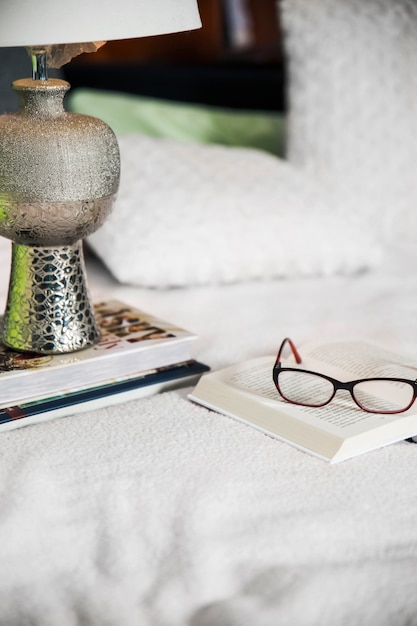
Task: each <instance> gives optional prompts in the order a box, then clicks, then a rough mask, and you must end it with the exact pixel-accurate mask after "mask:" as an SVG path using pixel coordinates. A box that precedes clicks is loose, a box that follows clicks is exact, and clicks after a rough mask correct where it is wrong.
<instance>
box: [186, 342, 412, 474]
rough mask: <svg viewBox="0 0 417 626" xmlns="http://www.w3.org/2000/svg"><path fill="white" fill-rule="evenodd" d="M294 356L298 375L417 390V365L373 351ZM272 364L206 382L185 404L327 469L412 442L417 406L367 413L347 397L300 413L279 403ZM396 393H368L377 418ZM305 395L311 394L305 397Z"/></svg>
mask: <svg viewBox="0 0 417 626" xmlns="http://www.w3.org/2000/svg"><path fill="white" fill-rule="evenodd" d="M300 354H301V355H302V365H301V366H300V367H302V368H304V369H307V370H310V371H313V372H320V373H322V374H325V375H328V376H332V377H334V378H336V379H338V380H340V381H345V382H347V381H354V380H357V379H363V378H367V379H368V378H372V377H378V378H379V377H390V378H391V377H393V376H394V377H397V378H405V379H407V380H409V381H411V387H412V386H413V385H416V383H415V382H414V381H415V378H416V373H417V360H414V361H413V359H412V358H411V359H410V358H407V357H404V356H403V355H399V354H397V353H395V352H392V351H388V350H386V349H385V348H382V347H380V346H376V345H374V344H369V343H366V342H356V341H355V342H346V341H340V342H332V343H329V344H318V343H312V344H309V345H308V346H304V347H302V348H301V349H300ZM274 362H275V357H274V356H269V357H259V358H258V359H252V360H250V361H247V362H244V363H239V364H237V365H235V366H232V367H229V368H226V369H223V370H220V371H217V372H212V373H209V374H206V375H204V376H202V378H201V379H200V380H199V382H198V383H197V386H196V388H195V389H194V390H193V392H192V393H191V394H190V395H189V398H190V400H192V401H194V402H197V403H198V404H201V405H203V406H205V407H206V408H209V409H211V410H214V411H217V412H219V413H223V414H224V415H227V416H229V417H232V418H235V419H237V420H239V421H242V422H244V423H245V424H247V425H250V426H253V427H254V428H257V429H259V430H261V431H262V432H264V433H266V434H268V435H270V436H272V437H275V438H277V439H280V440H282V441H285V442H287V443H290V444H292V445H294V446H296V447H298V448H300V449H302V450H304V451H307V452H310V453H312V454H314V455H316V456H319V457H321V458H323V459H325V460H327V461H330V462H332V463H336V462H339V461H344V460H346V459H349V458H352V457H354V456H357V455H359V454H362V453H364V452H368V451H371V450H374V449H377V448H380V447H382V446H385V445H388V444H391V443H394V442H397V441H401V440H403V439H407V438H410V437H413V436H414V435H416V434H417V403H414V404H413V405H412V406H411V407H410V408H409V409H408V410H406V411H405V412H401V413H377V412H374V413H369V412H365V411H364V410H362V409H361V408H359V407H358V406H357V405H356V404H355V402H354V401H353V400H352V398H351V397H350V394H349V393H348V392H347V391H346V390H342V391H341V392H340V393H336V395H335V396H334V398H333V399H332V401H331V402H329V403H328V404H326V405H325V406H299V405H296V404H293V403H290V402H288V401H286V400H284V399H283V398H282V397H281V396H280V394H279V393H278V391H277V389H276V387H275V384H274V381H273V377H272V371H273V367H274ZM285 366H289V367H295V368H296V367H297V363H296V362H295V360H294V359H286V360H285ZM400 386H401V385H400V384H399V383H395V384H394V385H393V386H392V392H390V395H389V396H388V395H386V394H385V395H381V396H380V395H377V394H376V392H373V393H374V394H375V406H379V407H380V408H379V409H378V410H380V411H382V410H383V408H382V407H387V406H388V407H390V406H391V405H392V406H395V405H396V402H397V396H398V393H399V391H400ZM373 388H374V389H378V386H376V387H375V386H374V387H373ZM416 389H417V386H416ZM301 391H302V392H305V389H301ZM311 392H313V393H314V387H311V388H310V389H308V393H309V394H310V393H311ZM391 394H392V395H391Z"/></svg>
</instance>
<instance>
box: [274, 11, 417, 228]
mask: <svg viewBox="0 0 417 626" xmlns="http://www.w3.org/2000/svg"><path fill="white" fill-rule="evenodd" d="M278 6H279V7H280V8H281V9H282V23H283V27H284V32H285V45H286V49H287V56H288V64H289V86H288V101H289V117H288V144H287V150H288V154H287V156H288V158H289V160H290V161H291V162H292V163H293V164H295V165H297V166H300V167H302V168H304V169H305V171H307V172H309V173H310V174H312V175H314V176H315V177H316V179H317V180H319V181H320V182H321V184H322V185H324V186H325V187H326V188H327V189H329V190H331V193H332V194H333V195H334V196H335V197H338V198H344V199H349V205H352V206H356V210H357V211H360V212H361V213H362V214H365V213H367V214H368V215H369V217H370V219H373V227H374V228H375V229H378V228H381V229H382V233H383V234H384V235H385V236H390V237H393V238H397V239H399V238H400V237H401V238H405V237H413V238H415V239H417V211H416V208H417V70H416V68H417V3H416V2H414V1H410V0H395V1H394V0H314V1H312V0H282V1H281V0H280V2H279V4H278Z"/></svg>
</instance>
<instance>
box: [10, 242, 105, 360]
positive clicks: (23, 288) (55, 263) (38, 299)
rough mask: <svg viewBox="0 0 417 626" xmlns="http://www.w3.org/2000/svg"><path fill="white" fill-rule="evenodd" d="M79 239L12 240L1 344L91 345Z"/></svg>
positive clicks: (95, 332)
mask: <svg viewBox="0 0 417 626" xmlns="http://www.w3.org/2000/svg"><path fill="white" fill-rule="evenodd" d="M99 337H100V331H99V329H98V326H97V323H96V321H95V318H94V312H93V309H92V306H91V304H90V301H89V296H88V290H87V284H86V279H85V267H84V256H83V249H82V243H81V241H78V242H77V243H75V244H72V245H70V246H61V247H56V248H52V247H48V248H43V247H30V246H24V245H21V244H16V243H13V244H12V267H11V275H10V283H9V294H8V301H7V305H6V311H5V314H4V320H3V337H2V339H3V343H4V344H6V345H7V346H9V347H10V348H13V349H14V350H18V351H21V352H38V353H42V354H57V353H62V352H73V351H76V350H81V349H83V348H87V347H89V346H91V345H94V344H95V343H97V341H98V339H99Z"/></svg>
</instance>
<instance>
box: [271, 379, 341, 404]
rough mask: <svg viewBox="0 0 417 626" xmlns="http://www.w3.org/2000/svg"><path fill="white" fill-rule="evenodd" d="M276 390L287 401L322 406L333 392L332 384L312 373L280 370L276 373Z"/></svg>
mask: <svg viewBox="0 0 417 626" xmlns="http://www.w3.org/2000/svg"><path fill="white" fill-rule="evenodd" d="M278 390H279V392H280V394H281V395H282V397H283V398H285V399H286V400H288V401H289V402H295V403H297V404H305V405H307V406H322V405H323V404H326V403H327V402H329V400H330V399H331V398H332V396H333V394H334V387H333V384H332V383H331V382H330V381H329V380H326V378H322V377H321V376H317V375H316V374H313V373H311V374H310V373H307V372H297V371H285V370H284V371H281V372H279V375H278Z"/></svg>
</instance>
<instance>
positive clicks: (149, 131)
mask: <svg viewBox="0 0 417 626" xmlns="http://www.w3.org/2000/svg"><path fill="white" fill-rule="evenodd" d="M67 106H68V109H69V110H70V111H73V112H75V113H83V114H86V115H93V116H95V117H99V118H100V119H102V120H103V121H105V122H106V123H107V124H108V125H109V126H110V127H111V128H112V129H113V131H114V132H115V133H116V135H126V134H131V133H140V134H143V135H147V136H150V137H165V138H169V139H176V140H181V141H192V142H197V143H217V144H223V145H227V146H240V147H250V148H258V149H261V150H266V151H267V152H271V153H273V154H275V155H278V156H283V152H284V116H283V115H282V114H279V113H271V112H263V111H250V112H246V111H240V110H239V111H238V110H232V109H220V108H216V107H208V106H202V105H194V104H184V103H178V102H170V101H166V100H156V99H152V98H146V97H143V96H136V95H131V94H123V93H117V92H111V91H101V90H95V89H81V88H79V89H76V90H74V91H73V92H72V93H70V95H69V96H68V100H67Z"/></svg>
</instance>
